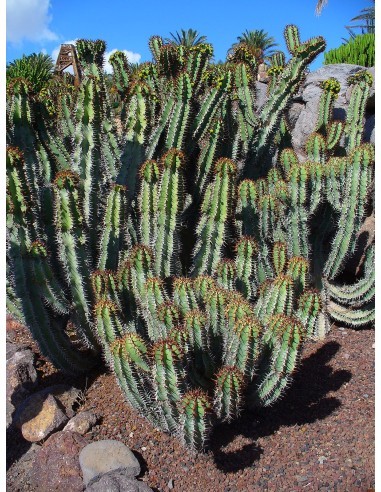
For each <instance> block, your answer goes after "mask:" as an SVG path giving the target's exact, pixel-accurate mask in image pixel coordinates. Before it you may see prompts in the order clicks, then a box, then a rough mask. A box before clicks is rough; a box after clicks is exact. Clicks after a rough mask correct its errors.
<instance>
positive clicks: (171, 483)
mask: <svg viewBox="0 0 381 492" xmlns="http://www.w3.org/2000/svg"><path fill="white" fill-rule="evenodd" d="M173 486H174V485H173V478H171V479H170V480H169V482H168V483H167V487H168V488H169V490H172V489H173Z"/></svg>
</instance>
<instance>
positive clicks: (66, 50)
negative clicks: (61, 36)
mask: <svg viewBox="0 0 381 492" xmlns="http://www.w3.org/2000/svg"><path fill="white" fill-rule="evenodd" d="M68 67H73V72H74V84H75V85H79V84H80V82H81V69H80V66H79V63H78V58H77V53H76V51H75V46H74V44H61V48H60V52H59V53H58V57H57V61H56V66H55V67H54V72H55V73H59V74H62V72H63V71H64V70H65V69H66V68H68Z"/></svg>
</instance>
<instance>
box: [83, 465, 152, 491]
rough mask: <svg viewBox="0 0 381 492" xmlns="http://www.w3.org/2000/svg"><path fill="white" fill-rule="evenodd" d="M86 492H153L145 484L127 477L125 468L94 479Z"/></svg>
mask: <svg viewBox="0 0 381 492" xmlns="http://www.w3.org/2000/svg"><path fill="white" fill-rule="evenodd" d="M85 490H86V492H152V489H151V488H150V487H148V485H146V484H145V483H144V482H139V481H138V480H136V479H135V478H132V477H130V476H128V475H126V473H125V470H124V469H123V468H119V469H118V470H113V471H110V472H108V473H105V474H104V475H100V476H98V477H96V478H93V479H92V480H91V481H90V482H89V484H88V486H87V487H86V489H85Z"/></svg>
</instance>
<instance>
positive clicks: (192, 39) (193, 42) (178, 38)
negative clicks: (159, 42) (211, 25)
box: [165, 29, 206, 48]
mask: <svg viewBox="0 0 381 492" xmlns="http://www.w3.org/2000/svg"><path fill="white" fill-rule="evenodd" d="M169 34H170V35H171V36H172V38H167V39H166V40H165V41H166V43H171V44H176V45H177V46H180V45H182V46H185V47H187V48H190V47H191V46H197V45H198V44H202V43H206V36H200V35H199V33H198V32H197V31H195V30H193V29H188V30H187V31H185V30H184V29H181V34H179V32H178V31H176V34H172V33H171V32H170V33H169Z"/></svg>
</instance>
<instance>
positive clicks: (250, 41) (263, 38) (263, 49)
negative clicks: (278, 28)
mask: <svg viewBox="0 0 381 492" xmlns="http://www.w3.org/2000/svg"><path fill="white" fill-rule="evenodd" d="M237 40H238V42H237V43H234V44H233V46H232V47H231V48H230V50H229V52H231V51H233V50H234V48H236V47H237V46H238V45H239V44H242V43H245V44H246V45H247V46H249V47H250V48H251V49H252V50H253V51H257V52H258V59H259V60H263V59H266V58H269V57H270V56H271V55H273V54H274V52H275V51H274V50H272V49H271V48H274V47H275V46H278V43H276V42H275V39H274V38H273V37H272V36H269V35H268V33H267V32H265V31H264V30H263V29H260V30H259V29H255V30H254V31H249V30H248V29H246V31H245V32H244V33H242V35H241V36H238V37H237Z"/></svg>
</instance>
